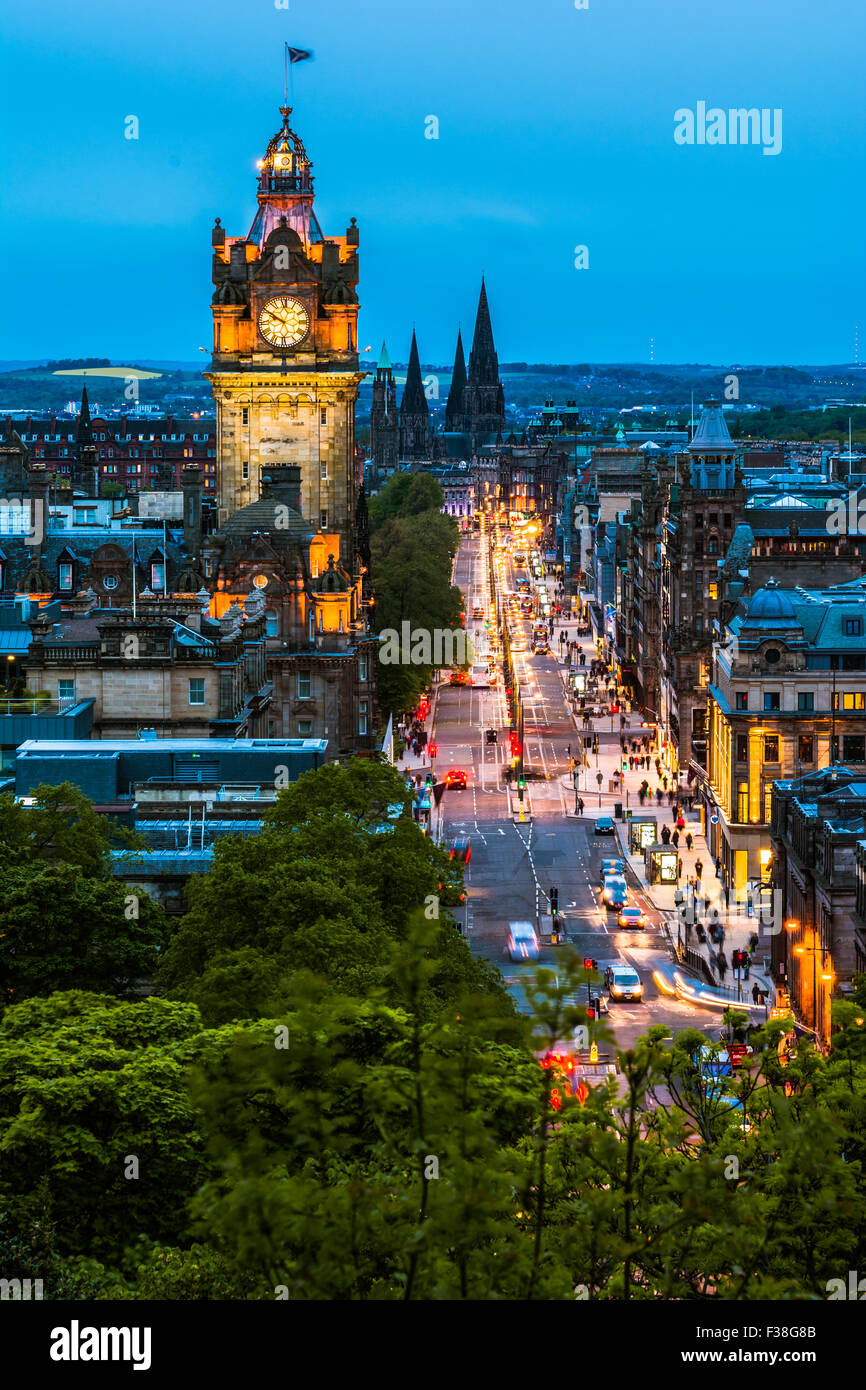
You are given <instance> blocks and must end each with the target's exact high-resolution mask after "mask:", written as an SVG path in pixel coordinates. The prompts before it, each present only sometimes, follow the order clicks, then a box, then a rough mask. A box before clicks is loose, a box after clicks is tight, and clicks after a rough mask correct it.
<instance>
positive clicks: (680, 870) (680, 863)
mask: <svg viewBox="0 0 866 1390" xmlns="http://www.w3.org/2000/svg"><path fill="white" fill-rule="evenodd" d="M682 876H683V861H682V859H678V860H677V879H681V878H682Z"/></svg>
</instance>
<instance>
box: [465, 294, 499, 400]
mask: <svg viewBox="0 0 866 1390" xmlns="http://www.w3.org/2000/svg"><path fill="white" fill-rule="evenodd" d="M498 384H499V360H498V358H497V356H496V348H495V347H494V345H493V325H492V324H491V322H490V306H489V304H488V303H487V287H486V285H485V284H484V277H483V276H482V279H481V293H480V295H479V296H478V313H477V314H476V315H475V335H474V337H473V339H472V351H471V352H470V354H469V385H470V386H494V385H498Z"/></svg>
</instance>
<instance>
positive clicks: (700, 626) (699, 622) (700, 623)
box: [695, 613, 704, 636]
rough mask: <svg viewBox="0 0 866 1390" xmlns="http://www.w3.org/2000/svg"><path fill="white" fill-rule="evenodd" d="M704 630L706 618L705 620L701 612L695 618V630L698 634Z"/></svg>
mask: <svg viewBox="0 0 866 1390" xmlns="http://www.w3.org/2000/svg"><path fill="white" fill-rule="evenodd" d="M703 630H704V620H703V618H702V617H701V615H700V613H699V614H698V615H697V617H696V618H695V632H696V633H697V634H698V636H700V635H701V634H702V633H703Z"/></svg>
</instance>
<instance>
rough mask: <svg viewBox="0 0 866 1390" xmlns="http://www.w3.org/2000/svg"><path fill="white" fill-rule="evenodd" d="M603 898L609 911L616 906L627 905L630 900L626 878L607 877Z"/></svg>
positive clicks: (602, 892)
mask: <svg viewBox="0 0 866 1390" xmlns="http://www.w3.org/2000/svg"><path fill="white" fill-rule="evenodd" d="M601 900H602V902H603V903H604V905H605V907H606V908H607V909H608V911H609V912H610V911H612V910H613V909H614V908H617V909H619V908H622V907H625V905H626V903H627V902H628V890H627V888H626V885H625V879H624V878H614V877H610V878H606V879H605V881H604V887H603V888H602V890H601Z"/></svg>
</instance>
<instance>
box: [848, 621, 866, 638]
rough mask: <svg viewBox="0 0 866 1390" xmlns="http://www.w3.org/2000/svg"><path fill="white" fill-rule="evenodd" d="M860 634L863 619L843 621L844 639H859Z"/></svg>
mask: <svg viewBox="0 0 866 1390" xmlns="http://www.w3.org/2000/svg"><path fill="white" fill-rule="evenodd" d="M862 632H863V619H862V618H846V619H845V636H846V637H860V636H861V635H862Z"/></svg>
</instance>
